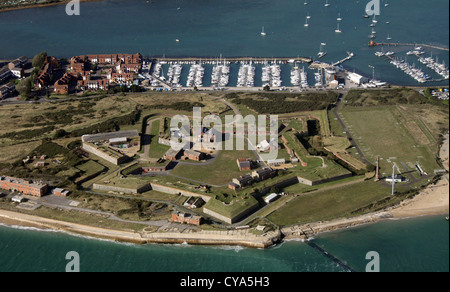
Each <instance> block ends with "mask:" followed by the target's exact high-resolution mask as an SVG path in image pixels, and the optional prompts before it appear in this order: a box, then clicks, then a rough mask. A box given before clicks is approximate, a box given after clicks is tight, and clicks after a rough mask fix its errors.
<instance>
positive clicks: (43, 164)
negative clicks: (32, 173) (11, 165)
mask: <svg viewBox="0 0 450 292" xmlns="http://www.w3.org/2000/svg"><path fill="white" fill-rule="evenodd" d="M46 165H47V163H46V162H45V161H38V162H36V164H35V165H34V167H44V166H46Z"/></svg>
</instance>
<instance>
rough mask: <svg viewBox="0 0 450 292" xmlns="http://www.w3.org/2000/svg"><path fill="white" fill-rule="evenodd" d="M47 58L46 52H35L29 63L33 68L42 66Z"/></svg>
mask: <svg viewBox="0 0 450 292" xmlns="http://www.w3.org/2000/svg"><path fill="white" fill-rule="evenodd" d="M46 59H47V52H45V51H44V52H42V53H40V54H37V55H36V56H34V57H33V60H32V61H31V64H32V65H33V67H35V68H39V69H40V68H42V67H43V66H44V64H45V60H46Z"/></svg>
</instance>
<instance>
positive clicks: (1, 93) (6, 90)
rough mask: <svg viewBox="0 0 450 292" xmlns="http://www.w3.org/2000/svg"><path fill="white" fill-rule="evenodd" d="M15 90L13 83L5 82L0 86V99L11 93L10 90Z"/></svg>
mask: <svg viewBox="0 0 450 292" xmlns="http://www.w3.org/2000/svg"><path fill="white" fill-rule="evenodd" d="M14 90H16V86H15V85H14V84H12V83H11V84H6V85H1V86H0V100H2V99H5V98H7V97H9V96H10V95H11V93H12V92H14Z"/></svg>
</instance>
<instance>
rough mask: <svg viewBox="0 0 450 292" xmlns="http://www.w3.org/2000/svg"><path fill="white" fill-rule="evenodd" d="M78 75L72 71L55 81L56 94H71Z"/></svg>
mask: <svg viewBox="0 0 450 292" xmlns="http://www.w3.org/2000/svg"><path fill="white" fill-rule="evenodd" d="M76 82H77V77H75V76H73V75H72V74H71V73H66V74H64V76H63V77H61V78H60V79H59V80H58V81H56V82H55V86H54V87H55V88H54V91H55V93H56V94H69V93H70V92H71V91H72V90H73V88H74V87H75V85H76Z"/></svg>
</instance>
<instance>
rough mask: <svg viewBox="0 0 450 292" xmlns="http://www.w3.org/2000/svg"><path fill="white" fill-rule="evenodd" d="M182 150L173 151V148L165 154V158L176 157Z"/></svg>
mask: <svg viewBox="0 0 450 292" xmlns="http://www.w3.org/2000/svg"><path fill="white" fill-rule="evenodd" d="M180 151H181V149H178V150H176V149H173V148H172V147H171V148H170V149H169V150H167V152H166V153H165V154H164V156H168V157H176V156H177V155H178V154H179V153H180Z"/></svg>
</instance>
